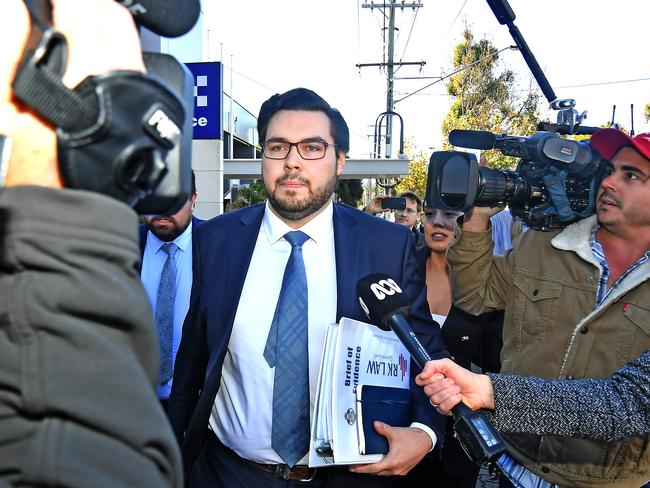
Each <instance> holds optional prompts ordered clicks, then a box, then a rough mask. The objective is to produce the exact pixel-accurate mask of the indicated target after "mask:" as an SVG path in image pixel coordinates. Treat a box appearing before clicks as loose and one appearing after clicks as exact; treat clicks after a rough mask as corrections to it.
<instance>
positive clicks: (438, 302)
mask: <svg viewBox="0 0 650 488" xmlns="http://www.w3.org/2000/svg"><path fill="white" fill-rule="evenodd" d="M461 215H462V214H461V213H460V212H453V211H446V210H440V209H435V208H431V207H425V208H424V217H423V219H422V223H423V229H424V237H425V241H426V247H425V248H423V249H420V250H418V251H416V257H417V259H418V264H419V267H418V269H419V270H420V271H421V273H422V277H423V279H424V280H425V281H426V284H427V301H428V302H429V310H430V311H431V316H432V317H433V319H434V320H435V321H436V322H438V324H440V326H441V327H442V336H443V339H444V341H445V345H446V346H447V349H448V351H449V353H450V354H451V356H452V358H453V359H454V361H455V362H456V363H458V364H460V365H462V366H463V367H465V368H468V369H473V370H476V371H483V372H486V371H495V372H496V371H499V369H500V361H499V353H500V351H501V345H502V339H501V327H502V324H503V312H502V311H498V312H490V313H486V314H484V315H480V316H474V315H470V314H468V313H466V312H463V311H462V310H460V309H458V308H456V307H454V306H453V305H452V302H451V280H450V277H449V271H448V268H447V262H446V260H445V253H446V252H447V247H448V246H449V242H450V241H451V238H452V236H453V234H454V228H455V224H456V220H457V219H458V217H460V216H461ZM436 446H437V447H436V449H435V450H434V451H433V452H432V453H431V455H430V456H429V457H428V458H425V459H424V460H423V461H422V462H421V463H420V464H419V465H418V466H417V467H416V468H414V469H413V470H412V471H411V473H409V475H408V476H406V479H405V480H404V481H405V483H404V486H408V487H417V486H422V487H425V486H426V487H431V486H436V487H440V488H474V486H475V485H476V479H477V476H478V471H479V467H478V466H477V465H476V464H475V463H473V462H472V461H470V459H469V458H468V457H467V455H466V454H465V452H464V451H463V450H462V448H461V447H460V444H459V443H458V441H457V439H456V438H455V437H454V432H453V425H452V420H451V418H450V419H449V422H448V425H447V431H446V433H445V439H444V441H442V440H439V441H438V442H437V443H436ZM440 446H442V448H440Z"/></svg>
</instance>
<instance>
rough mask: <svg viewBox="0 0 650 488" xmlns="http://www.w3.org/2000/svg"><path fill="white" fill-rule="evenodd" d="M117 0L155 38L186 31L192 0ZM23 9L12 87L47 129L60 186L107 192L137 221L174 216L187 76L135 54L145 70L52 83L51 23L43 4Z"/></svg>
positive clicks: (189, 103)
mask: <svg viewBox="0 0 650 488" xmlns="http://www.w3.org/2000/svg"><path fill="white" fill-rule="evenodd" d="M118 1H119V2H120V3H121V4H122V5H124V6H125V7H127V8H129V10H130V11H131V13H132V14H133V16H134V19H135V20H136V22H138V23H141V24H142V25H146V26H147V27H149V28H150V29H151V30H153V31H154V32H157V33H159V34H161V35H169V36H178V35H181V34H183V33H185V32H187V31H188V30H189V29H191V28H192V26H193V25H194V23H195V21H196V18H197V17H198V15H199V2H198V0H186V1H184V2H181V3H183V5H182V6H181V5H178V3H177V2H174V1H172V0H139V1H138V2H134V1H131V0H118ZM24 2H25V5H26V6H27V8H28V11H29V15H30V20H31V32H30V36H29V39H28V42H27V45H26V47H25V50H24V52H23V58H22V61H21V63H20V66H19V69H18V71H17V73H16V76H15V78H14V80H13V83H12V89H13V93H14V95H15V96H16V98H18V99H19V100H21V101H22V102H23V103H25V104H26V105H28V106H29V107H31V108H32V109H33V110H35V111H36V112H38V113H39V114H40V116H41V117H42V118H43V119H45V120H47V121H48V122H49V123H51V124H52V125H53V126H54V127H55V128H56V134H57V146H58V147H57V149H58V160H59V161H58V162H59V170H60V172H61V177H62V179H63V182H64V185H65V186H66V187H68V188H77V189H83V190H89V191H94V192H98V193H103V194H105V195H109V196H111V197H113V198H116V199H118V200H121V201H123V202H124V203H126V204H127V205H130V206H132V207H134V209H135V210H136V212H138V213H140V214H173V213H174V212H176V211H177V210H178V209H179V208H180V207H181V206H182V205H183V204H184V203H185V202H186V201H187V198H188V197H189V195H190V189H191V142H192V125H191V124H192V112H193V108H194V103H193V88H194V79H193V77H192V74H191V73H190V71H189V70H188V69H187V67H185V66H184V65H183V64H181V63H179V62H178V61H177V60H176V59H175V58H173V57H172V56H169V55H165V54H160V53H143V61H144V64H145V66H146V68H147V73H139V72H134V71H114V72H111V73H106V74H103V75H98V76H90V77H88V78H86V80H84V81H83V82H82V83H80V84H79V85H78V86H77V87H75V88H74V89H69V88H68V87H66V86H65V85H64V84H63V82H62V77H63V74H64V72H65V68H66V65H67V41H66V38H65V37H64V36H63V34H61V33H60V32H59V31H57V30H56V29H55V28H54V27H53V26H52V5H51V3H50V0H24ZM185 7H187V8H185ZM172 11H173V12H176V13H174V15H170V13H171V12H172Z"/></svg>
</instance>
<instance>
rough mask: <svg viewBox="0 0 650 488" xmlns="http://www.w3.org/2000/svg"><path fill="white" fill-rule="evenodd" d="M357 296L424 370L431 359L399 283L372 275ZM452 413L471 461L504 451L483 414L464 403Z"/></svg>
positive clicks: (371, 316)
mask: <svg viewBox="0 0 650 488" xmlns="http://www.w3.org/2000/svg"><path fill="white" fill-rule="evenodd" d="M357 294H358V295H359V302H360V303H361V307H362V308H363V309H364V311H365V312H366V315H368V318H369V319H370V321H371V322H372V323H373V324H376V325H377V326H378V327H379V328H380V329H383V330H392V331H393V332H394V333H395V335H397V337H398V338H399V340H400V341H401V342H402V344H404V346H405V347H406V349H407V350H408V352H409V354H410V355H411V357H412V358H413V360H414V361H415V363H416V364H417V365H418V366H419V367H420V369H422V368H424V367H425V364H426V363H427V362H428V361H431V357H430V356H429V353H428V352H427V350H426V349H425V347H424V346H423V345H422V344H421V343H420V341H419V340H418V338H417V336H416V335H415V332H413V329H412V328H411V326H410V325H409V323H408V319H407V318H406V317H407V316H408V313H409V306H410V304H409V300H408V297H407V296H406V295H405V294H404V293H403V291H402V289H401V287H400V286H399V285H398V284H397V282H396V281H395V280H393V279H392V278H391V277H389V276H387V275H385V274H380V273H375V274H371V275H368V276H366V277H365V278H362V279H360V280H359V282H358V283H357ZM451 411H452V414H453V416H454V421H455V422H454V430H455V431H456V435H457V436H458V440H459V441H460V444H461V446H462V447H463V449H464V450H465V452H466V454H467V455H468V456H469V458H470V459H472V460H473V461H475V462H476V463H478V464H482V463H484V462H486V461H491V460H495V459H496V458H498V457H499V456H500V455H501V454H502V453H503V452H504V451H505V449H506V446H505V443H504V442H503V440H502V439H501V436H500V435H499V434H498V433H497V431H496V430H494V428H493V427H492V425H491V424H490V422H489V420H488V418H487V417H486V415H485V414H484V413H483V412H481V411H476V412H473V411H472V410H470V409H469V408H468V407H467V405H465V404H464V403H462V402H461V403H458V404H456V405H455V406H453V407H452V408H451Z"/></svg>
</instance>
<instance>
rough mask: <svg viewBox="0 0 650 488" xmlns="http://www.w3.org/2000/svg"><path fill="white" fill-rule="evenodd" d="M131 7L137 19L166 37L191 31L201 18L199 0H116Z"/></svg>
mask: <svg viewBox="0 0 650 488" xmlns="http://www.w3.org/2000/svg"><path fill="white" fill-rule="evenodd" d="M116 1H117V2H119V3H121V4H122V5H124V6H125V7H126V8H128V9H129V11H130V12H131V14H132V15H133V18H134V19H135V21H136V22H137V23H138V24H140V25H143V26H145V27H146V28H147V29H149V30H151V31H152V32H155V33H156V34H159V35H161V36H165V37H178V36H182V35H183V34H185V33H187V32H189V30H190V29H191V28H192V27H194V24H196V20H197V19H198V18H199V13H200V11H201V4H200V1H199V0H116Z"/></svg>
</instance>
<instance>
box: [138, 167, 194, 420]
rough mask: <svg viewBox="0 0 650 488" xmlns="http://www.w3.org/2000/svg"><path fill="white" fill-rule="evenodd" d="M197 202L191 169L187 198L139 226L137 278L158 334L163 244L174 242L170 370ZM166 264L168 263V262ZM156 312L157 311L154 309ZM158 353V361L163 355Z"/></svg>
mask: <svg viewBox="0 0 650 488" xmlns="http://www.w3.org/2000/svg"><path fill="white" fill-rule="evenodd" d="M195 202H196V177H195V175H194V171H192V193H191V194H190V196H189V198H188V199H187V202H185V204H183V206H182V207H181V208H180V209H179V210H178V211H177V212H176V213H175V214H173V215H156V216H150V217H145V223H144V224H142V225H141V226H140V228H139V229H138V232H139V235H140V251H141V257H142V263H141V267H140V280H141V281H142V284H143V285H144V288H145V290H146V291H147V295H148V296H149V300H150V302H151V307H152V309H153V314H154V319H155V321H156V322H157V323H156V327H157V329H158V332H159V334H160V324H159V323H158V322H159V319H160V315H161V314H160V310H158V308H159V307H158V306H159V305H160V304H159V303H158V302H159V300H160V301H162V300H161V296H160V293H159V291H160V290H159V289H160V282H161V276H162V274H163V269H164V267H165V263H166V261H167V258H168V254H167V253H166V252H165V251H164V248H165V246H170V245H173V246H174V253H173V255H172V256H171V257H170V259H172V260H173V261H174V263H173V264H174V267H173V268H174V276H173V277H172V279H173V285H172V287H171V290H170V291H171V292H172V294H173V299H172V300H171V304H170V310H169V311H170V313H171V316H170V318H169V320H170V326H171V334H170V337H169V343H168V344H167V347H168V348H169V361H170V365H169V368H170V372H171V371H173V367H174V359H175V356H176V352H177V351H178V346H179V344H180V342H181V335H182V329H183V321H184V320H185V315H186V314H187V310H188V308H189V303H190V291H191V290H192V263H193V260H192V236H193V235H194V231H195V230H196V228H197V226H198V224H199V223H201V222H203V221H202V220H200V219H197V218H196V217H194V216H193V215H192V212H193V210H194V206H195ZM168 266H169V265H168ZM156 312H158V313H156ZM159 339H160V342H161V344H160V345H161V350H162V349H163V348H164V347H165V345H166V344H165V340H164V339H162V338H160V337H159ZM162 356H163V354H162V353H161V363H164V358H163V357H162ZM169 376H170V374H167V375H166V376H165V373H164V372H163V373H162V374H161V377H160V380H159V382H158V386H157V392H158V398H159V400H160V402H161V404H162V405H163V407H164V408H165V409H167V404H168V401H169V394H170V392H171V387H172V380H171V378H169Z"/></svg>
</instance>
